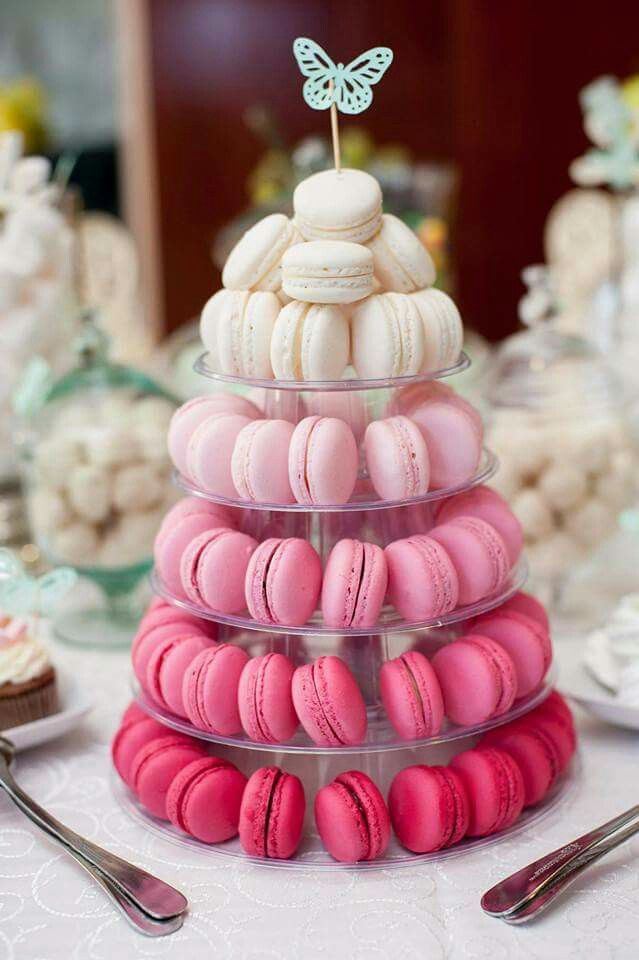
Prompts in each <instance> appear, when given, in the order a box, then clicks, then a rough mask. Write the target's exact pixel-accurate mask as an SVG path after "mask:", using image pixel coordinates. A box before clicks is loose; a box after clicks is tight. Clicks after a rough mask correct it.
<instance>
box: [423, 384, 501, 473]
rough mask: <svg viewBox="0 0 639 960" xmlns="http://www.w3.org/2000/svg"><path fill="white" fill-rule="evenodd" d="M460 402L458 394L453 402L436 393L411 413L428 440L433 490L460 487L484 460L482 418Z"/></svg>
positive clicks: (466, 404) (467, 405)
mask: <svg viewBox="0 0 639 960" xmlns="http://www.w3.org/2000/svg"><path fill="white" fill-rule="evenodd" d="M458 401H459V398H457V397H455V400H454V401H451V399H444V398H442V399H439V398H437V396H436V395H435V396H433V398H432V399H429V400H426V401H424V402H422V403H420V404H419V405H418V406H417V407H415V408H414V409H412V410H411V413H410V418H411V420H413V422H414V423H416V424H417V426H418V427H419V429H420V430H421V433H422V435H423V437H424V440H425V441H426V446H427V448H428V456H429V458H430V485H431V488H432V489H433V490H443V489H445V488H446V487H457V486H459V484H461V483H463V482H464V481H466V480H468V479H470V478H471V477H472V476H473V475H474V474H475V473H476V472H477V468H478V466H479V461H480V459H481V451H482V443H483V427H482V424H481V418H480V417H479V414H478V413H477V411H475V410H474V408H472V407H471V408H470V410H469V409H468V408H469V406H470V405H469V404H468V403H467V401H464V402H463V403H460V402H458ZM471 411H472V412H471Z"/></svg>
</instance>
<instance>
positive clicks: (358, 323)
mask: <svg viewBox="0 0 639 960" xmlns="http://www.w3.org/2000/svg"><path fill="white" fill-rule="evenodd" d="M351 332H352V339H353V366H354V367H355V370H356V371H357V376H358V377H361V378H362V379H364V380H377V379H380V380H381V379H386V378H391V377H411V376H414V375H415V374H417V373H419V372H420V370H421V369H422V365H423V362H424V326H423V323H422V320H421V317H420V315H419V311H418V309H417V306H416V304H415V302H414V300H413V299H412V298H411V297H410V296H409V295H408V294H406V293H379V294H376V295H375V296H372V297H369V298H368V300H365V301H364V303H362V304H359V305H358V306H357V307H356V308H355V310H354V311H353V314H352V318H351Z"/></svg>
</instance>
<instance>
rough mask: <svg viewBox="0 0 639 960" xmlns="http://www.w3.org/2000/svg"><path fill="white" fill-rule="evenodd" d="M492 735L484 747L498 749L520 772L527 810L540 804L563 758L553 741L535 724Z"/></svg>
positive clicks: (482, 743)
mask: <svg viewBox="0 0 639 960" xmlns="http://www.w3.org/2000/svg"><path fill="white" fill-rule="evenodd" d="M491 734H493V735H492V736H490V737H483V738H482V740H481V746H491V747H499V749H501V750H505V751H506V753H509V754H510V756H511V757H512V758H513V760H514V761H515V762H516V764H517V766H518V767H519V769H520V770H521V775H522V778H523V781H524V806H525V807H532V806H534V805H535V804H537V803H540V801H541V800H543V798H544V797H545V796H546V794H547V793H548V790H549V789H550V787H551V786H552V784H553V783H554V781H555V780H556V778H557V776H558V774H559V767H560V758H559V755H558V751H557V748H556V747H555V744H554V742H553V740H552V739H551V738H550V737H548V736H547V735H546V734H545V733H544V731H543V730H540V729H537V728H536V727H535V725H534V724H533V723H528V724H526V725H523V724H522V725H519V724H518V725H514V726H511V725H510V724H508V723H507V724H505V726H503V727H497V729H496V730H493V731H491Z"/></svg>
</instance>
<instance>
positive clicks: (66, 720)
mask: <svg viewBox="0 0 639 960" xmlns="http://www.w3.org/2000/svg"><path fill="white" fill-rule="evenodd" d="M58 695H59V698H60V706H61V708H62V709H61V710H59V711H58V713H52V714H51V716H50V717H44V718H43V719H42V720H33V721H32V722H31V723H23V724H21V725H20V726H19V727H11V729H9V730H7V731H6V734H7V738H8V739H9V740H11V742H12V743H13V744H14V745H15V748H16V750H26V749H27V748H28V747H37V746H39V745H40V744H41V743H47V742H48V741H49V740H55V738H56V737H61V736H62V735H63V734H64V733H68V732H69V730H72V729H74V727H75V726H76V725H77V723H78V720H80V718H81V717H84V716H85V715H86V714H87V713H88V712H89V710H91V709H92V707H93V703H94V701H93V699H92V698H91V697H89V696H87V694H86V693H85V692H84V691H83V690H82V689H81V688H80V686H79V685H78V683H77V682H76V681H75V680H73V679H72V678H71V677H70V676H69V674H65V673H61V672H60V671H58Z"/></svg>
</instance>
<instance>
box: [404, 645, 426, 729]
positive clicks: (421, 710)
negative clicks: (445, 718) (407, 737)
mask: <svg viewBox="0 0 639 960" xmlns="http://www.w3.org/2000/svg"><path fill="white" fill-rule="evenodd" d="M399 661H400V663H401V665H402V668H403V671H404V678H405V680H406V681H407V682H408V684H409V688H410V691H411V694H412V696H411V697H409V702H410V705H411V709H412V711H413V714H414V718H415V729H416V731H417V736H418V737H419V736H427V735H428V733H429V732H430V730H431V728H432V720H433V709H432V705H431V703H430V701H429V702H428V703H425V702H424V694H425V695H426V696H428V694H427V693H426V691H424V692H422V689H421V687H420V685H419V682H418V680H417V677H416V676H415V674H414V673H413V671H412V670H411V667H410V662H409V661H408V658H407V657H406V656H405V655H404V654H402V655H401V656H400V657H399Z"/></svg>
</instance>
